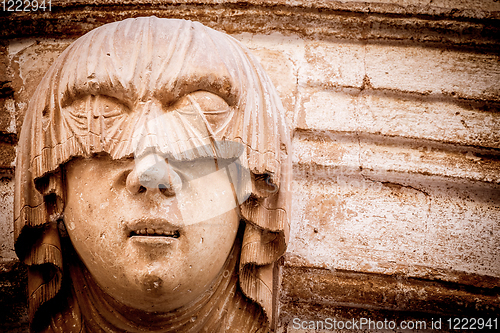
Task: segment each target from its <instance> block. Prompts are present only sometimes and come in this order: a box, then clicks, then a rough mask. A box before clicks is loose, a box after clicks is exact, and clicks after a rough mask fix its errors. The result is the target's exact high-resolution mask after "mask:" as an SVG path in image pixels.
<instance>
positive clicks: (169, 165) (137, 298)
mask: <svg viewBox="0 0 500 333" xmlns="http://www.w3.org/2000/svg"><path fill="white" fill-rule="evenodd" d="M188 97H189V98H188ZM188 97H184V98H181V100H180V101H179V102H177V103H175V104H174V106H173V107H170V108H167V109H166V110H165V109H163V110H162V112H163V113H161V114H162V116H160V117H159V118H153V119H152V120H150V121H149V123H150V125H151V126H149V127H150V128H149V129H147V128H146V127H139V129H137V130H136V135H135V136H134V137H135V138H136V155H135V159H133V158H125V159H121V160H112V159H110V158H109V157H107V156H100V157H93V158H90V159H81V158H80V159H75V160H72V161H71V162H69V163H68V164H67V165H66V167H65V172H66V189H67V190H66V206H65V210H64V221H65V224H66V229H67V232H68V234H69V236H70V238H71V242H72V244H73V246H74V247H75V250H76V251H77V253H78V254H79V256H80V257H81V259H82V261H83V263H84V264H85V266H86V267H87V268H88V270H89V271H90V273H91V274H92V276H93V277H94V279H95V280H96V282H97V283H98V284H99V285H100V286H101V288H103V290H104V291H106V292H107V293H108V294H109V295H111V296H112V297H113V298H115V299H116V300H118V301H120V302H121V303H123V304H125V305H127V306H130V307H133V308H137V309H140V310H144V311H160V312H167V311H171V310H174V309H177V308H179V307H181V306H184V305H186V304H188V303H189V302H191V301H193V300H195V299H196V298H197V297H199V296H200V295H201V294H202V293H203V292H205V291H206V290H207V289H208V288H209V286H210V284H211V283H212V281H214V279H215V278H216V277H217V276H218V274H221V273H222V274H224V273H226V274H228V273H229V272H221V269H222V268H223V265H224V263H225V261H226V259H227V257H228V255H229V253H230V250H231V248H232V246H233V243H234V240H235V237H236V234H237V230H238V227H239V221H240V217H239V214H238V209H237V207H238V205H239V203H238V202H237V200H238V199H237V195H236V192H235V189H237V188H239V189H244V188H245V186H242V185H246V184H245V180H248V179H249V176H247V175H245V174H244V173H243V172H242V171H245V170H247V169H245V168H242V167H239V165H238V163H234V162H233V160H234V158H233V159H229V158H220V157H218V158H215V157H214V156H210V155H213V154H210V151H209V152H208V153H207V154H205V155H208V156H201V157H195V156H196V155H199V154H193V156H192V157H191V158H185V159H176V158H174V157H170V158H169V157H166V156H165V155H164V154H161V153H160V154H158V152H159V151H161V150H162V149H163V148H165V147H162V146H160V144H161V142H159V141H161V140H159V139H158V138H161V137H162V135H163V134H165V132H166V131H168V127H176V126H178V127H183V126H187V125H186V124H188V125H189V126H192V128H195V131H196V128H199V129H201V130H200V131H197V132H196V133H195V134H196V135H197V136H199V137H202V138H203V137H205V138H208V136H207V135H208V133H203V129H205V128H206V127H205V126H206V125H205V124H204V123H203V122H201V121H200V122H199V123H196V122H197V120H200V119H199V118H200V117H198V116H196V111H197V110H196V108H195V107H194V106H193V105H192V104H191V103H190V102H189V101H190V100H191V101H193V102H194V103H195V105H196V106H197V107H200V104H201V107H200V111H201V112H203V110H201V108H203V109H210V110H211V111H214V110H215V111H217V110H221V111H224V110H225V109H227V104H226V103H225V102H224V101H223V100H222V99H221V98H220V97H218V96H216V95H214V94H212V93H209V92H203V91H198V92H196V93H193V94H190V95H188ZM114 103H119V101H114ZM74 104H76V105H78V101H76V102H75V103H74ZM109 104H110V102H109V101H108V102H106V103H102V104H101V106H102V108H104V109H105V108H106V107H109ZM179 110H182V111H180V112H181V113H178V112H179ZM188 111H194V114H195V116H194V117H191V119H190V120H191V122H189V117H184V116H183V115H182V112H183V113H184V114H186V112H188ZM103 112H104V110H103ZM130 112H134V110H130ZM169 113H178V114H177V116H180V117H184V118H176V117H168V116H169V115H170V114H169ZM188 114H189V113H188ZM217 116H219V117H220V113H217ZM162 117H163V118H162ZM165 118H167V119H165ZM192 118H194V120H193V119H192ZM220 118H221V119H215V120H214V119H212V122H211V124H209V126H211V127H214V128H217V127H218V125H219V124H220V123H221V121H220V120H222V121H224V119H223V118H224V117H220ZM179 119H182V120H184V121H185V123H182V122H181V121H180V120H179ZM197 125H198V126H197ZM150 137H153V140H147V139H148V138H150ZM155 139H156V140H155ZM165 139H166V140H167V139H168V138H165ZM184 139H185V141H188V140H189V139H190V138H189V137H186V138H184ZM141 141H143V142H141ZM144 141H147V142H144ZM202 141H205V140H203V139H202ZM207 141H208V142H209V140H207ZM151 143H154V144H151ZM170 144H171V145H172V144H175V143H172V142H170ZM139 145H140V146H141V147H140V148H139V147H138V146H139ZM145 145H147V147H145ZM240 146H241V145H239V144H236V143H234V144H232V145H231V147H230V148H232V151H233V152H236V153H241V151H243V149H235V148H240ZM206 148H208V149H211V145H210V144H208V145H207V146H205V147H195V148H194V151H197V150H203V149H206ZM139 149H142V150H147V151H149V153H147V152H146V153H139V152H138V150H139ZM151 151H155V152H156V153H151ZM233 155H234V154H233ZM235 157H238V156H235ZM228 161H229V162H230V163H227V162H228ZM236 161H238V160H236ZM231 167H233V168H231ZM234 167H237V168H238V170H237V171H238V172H232V171H235V169H234ZM233 179H234V180H236V181H235V182H234V183H233V182H232V180H233ZM240 192H241V191H240ZM240 197H243V198H246V197H245V196H240Z"/></svg>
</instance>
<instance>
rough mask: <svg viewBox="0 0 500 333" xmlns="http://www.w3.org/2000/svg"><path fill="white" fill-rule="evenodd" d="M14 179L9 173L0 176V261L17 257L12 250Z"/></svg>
mask: <svg viewBox="0 0 500 333" xmlns="http://www.w3.org/2000/svg"><path fill="white" fill-rule="evenodd" d="M13 213H14V179H13V178H12V176H11V175H5V174H4V175H3V176H1V177H0V262H6V261H11V260H14V259H17V256H16V253H15V252H14V225H13V224H12V223H9V221H12V220H13V219H14V214H13Z"/></svg>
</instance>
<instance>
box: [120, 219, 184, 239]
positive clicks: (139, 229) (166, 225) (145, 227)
mask: <svg viewBox="0 0 500 333" xmlns="http://www.w3.org/2000/svg"><path fill="white" fill-rule="evenodd" d="M126 225H127V227H126V232H127V236H128V237H132V236H164V237H174V238H178V237H179V236H180V232H179V228H178V227H176V226H175V225H173V224H172V223H170V222H168V221H167V220H165V219H163V218H146V219H139V220H135V221H133V222H131V223H127V224H126Z"/></svg>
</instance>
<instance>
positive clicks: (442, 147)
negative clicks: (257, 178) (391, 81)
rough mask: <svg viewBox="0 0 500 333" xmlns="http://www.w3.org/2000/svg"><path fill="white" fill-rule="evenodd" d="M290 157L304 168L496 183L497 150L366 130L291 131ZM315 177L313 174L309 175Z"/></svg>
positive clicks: (499, 157) (499, 180)
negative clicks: (293, 135)
mask: <svg viewBox="0 0 500 333" xmlns="http://www.w3.org/2000/svg"><path fill="white" fill-rule="evenodd" d="M293 144H294V156H293V161H294V163H295V164H296V165H302V167H299V169H300V168H302V169H303V170H307V169H308V168H309V169H311V170H312V169H314V168H316V166H322V167H323V168H339V167H346V168H349V169H351V170H363V171H364V172H365V173H366V172H370V174H372V175H377V174H389V173H394V172H396V173H408V174H422V175H426V176H436V177H451V178H455V179H460V180H466V181H479V182H485V183H492V184H500V174H499V172H498V171H499V170H500V151H499V150H496V149H495V150H493V149H481V148H473V147H462V146H458V145H451V144H443V143H439V142H432V141H426V140H411V139H408V138H399V137H384V136H379V135H373V134H365V133H360V134H357V133H335V132H329V133H325V134H324V135H321V136H320V135H318V134H313V135H310V134H309V133H304V132H299V134H296V135H295V138H294V141H293ZM311 176H312V177H314V175H311Z"/></svg>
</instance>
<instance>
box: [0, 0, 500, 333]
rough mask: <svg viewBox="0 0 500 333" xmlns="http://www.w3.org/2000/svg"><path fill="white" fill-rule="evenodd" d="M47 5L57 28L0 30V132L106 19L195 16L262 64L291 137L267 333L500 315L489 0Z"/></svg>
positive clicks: (499, 6)
mask: <svg viewBox="0 0 500 333" xmlns="http://www.w3.org/2000/svg"><path fill="white" fill-rule="evenodd" d="M81 2H82V3H83V2H85V3H88V2H87V1H83V0H82V1H81ZM53 3H54V6H56V7H55V8H59V9H60V10H61V11H60V12H54V16H52V20H53V21H51V22H61V23H59V25H58V24H53V25H48V26H47V28H45V30H43V29H39V30H40V31H43V34H44V35H43V36H39V35H37V34H38V32H37V31H34V30H33V28H30V27H41V26H43V24H44V22H46V21H44V20H45V19H44V17H43V16H42V15H33V16H32V17H31V18H30V21H29V22H30V25H28V24H24V23H25V22H26V21H24V20H25V18H24V17H22V16H11V17H9V18H8V19H7V20H10V21H9V22H22V23H23V24H19V28H17V29H12V30H9V29H6V30H4V31H3V32H0V35H2V36H7V37H8V38H11V40H10V41H9V42H8V43H9V45H8V54H9V61H10V67H9V68H10V70H11V72H12V75H13V76H12V77H13V78H14V79H13V82H12V89H13V90H14V92H15V94H14V98H12V99H4V100H3V101H2V102H1V103H3V105H4V107H3V108H2V111H1V112H2V114H1V116H0V124H1V126H2V127H1V128H0V130H2V131H6V132H8V133H17V132H18V131H19V129H20V125H21V122H22V116H23V114H24V112H25V110H26V107H27V101H28V100H29V98H30V96H31V95H32V94H33V92H34V89H35V87H36V84H37V82H38V81H39V80H40V79H41V77H42V76H43V73H44V71H45V69H46V68H48V66H49V65H50V64H51V63H52V61H53V60H54V59H55V58H56V57H57V55H59V54H60V52H62V50H63V49H64V48H65V47H66V46H67V45H69V43H70V42H71V41H72V40H74V39H75V38H76V37H78V36H80V35H82V34H83V33H85V32H87V31H89V30H91V29H93V28H95V27H97V26H99V25H101V24H102V23H104V22H108V21H112V20H115V19H116V18H117V17H118V18H120V19H121V18H125V17H130V16H138V15H157V16H167V17H176V18H186V19H192V20H199V21H201V22H202V23H204V24H206V25H208V26H211V27H213V28H215V29H217V30H221V31H226V32H228V33H230V34H231V35H232V36H233V37H235V38H236V39H238V40H239V41H241V42H242V43H243V44H245V45H246V46H247V47H248V48H249V49H250V50H251V51H252V53H253V54H254V55H255V57H256V58H257V59H258V60H259V62H260V63H261V64H262V66H263V68H264V69H265V71H266V72H267V74H268V75H269V77H270V78H271V81H272V82H273V83H274V85H275V86H276V88H277V90H278V93H279V95H280V97H281V99H282V102H283V105H284V106H285V110H286V115H287V119H288V121H289V125H290V127H291V129H292V132H293V134H294V138H293V148H294V156H293V168H294V181H293V194H294V196H293V206H292V207H293V213H292V225H291V234H290V242H289V246H288V249H287V252H286V254H285V257H284V259H283V266H282V267H281V273H282V284H281V299H280V308H281V315H280V321H281V326H280V327H279V330H278V332H282V333H285V332H316V331H314V330H302V331H301V330H294V329H293V328H292V320H293V318H294V317H300V318H303V319H315V318H325V317H326V316H332V317H335V318H344V319H349V318H354V317H355V318H361V317H363V316H364V317H369V316H372V317H373V318H374V319H375V318H379V319H381V320H383V319H384V318H393V319H395V320H405V319H408V318H410V317H411V318H416V319H419V318H422V319H423V320H427V321H428V322H430V321H431V318H432V316H434V315H435V314H436V313H439V314H442V315H443V316H444V315H445V314H446V315H450V314H455V315H458V316H470V315H471V314H479V313H482V314H484V315H495V316H498V313H499V311H500V310H499V309H500V304H499V298H498V291H497V290H498V287H499V286H500V254H499V253H500V245H499V244H500V224H499V222H498V221H500V209H499V207H500V172H499V170H500V134H499V133H500V113H499V110H500V86H499V84H498V82H500V65H499V64H500V61H499V60H500V59H499V43H500V42H499V39H498V36H500V34H499V33H500V30H499V28H498V20H499V18H500V2H498V1H496V0H485V1H480V0H452V1H445V0H434V1H431V0H405V1H399V2H397V3H396V2H394V1H392V2H389V1H384V0H374V1H370V2H369V3H366V2H365V1H361V0H359V1H358V0H352V1H347V2H346V1H329V0H324V1H314V2H311V1H305V0H252V1H247V2H245V3H246V4H247V6H240V5H241V1H236V0H234V1H228V2H223V1H218V0H213V1H210V0H192V1H166V0H165V1H158V2H155V5H154V6H148V5H147V4H146V3H149V2H148V1H146V0H144V1H142V3H144V4H146V5H144V6H142V7H140V8H138V7H135V6H134V5H132V2H120V3H121V5H120V6H117V5H116V3H117V2H116V1H114V0H109V1H104V0H95V1H94V2H92V3H93V4H94V5H95V8H94V7H88V8H87V7H85V6H83V5H82V6H75V7H71V8H72V9H71V11H69V12H64V8H66V7H67V6H70V2H69V1H53ZM135 3H136V2H135ZM238 4H239V5H238ZM57 6H59V7H57ZM106 6H107V7H106ZM91 9H96V10H91ZM107 9H110V10H109V11H107ZM26 20H27V19H26ZM31 24H32V25H31ZM9 26H14V25H9ZM9 34H10V35H9ZM59 35H60V36H59ZM9 36H10V37H9ZM58 36H59V37H60V38H63V39H59V38H57V39H54V38H56V37H58ZM14 37H15V38H16V39H13V38H14ZM0 105H2V104H0ZM6 110H7V111H6ZM7 113H8V115H7ZM13 117H17V118H16V119H17V123H15V122H14V123H13V122H12V119H13ZM4 128H8V130H4ZM9 140H10V139H9ZM6 142H8V143H9V142H12V141H6ZM2 144H3V143H2ZM9 144H10V145H11V143H9ZM2 147H3V146H2ZM1 149H3V148H1ZM5 149H7V150H9V149H10V150H9V151H12V149H11V148H9V147H7V148H5ZM2 151H3V150H2ZM9 156H11V155H9ZM6 161H7V162H6V163H4V164H5V165H6V166H7V165H11V163H12V161H13V159H12V158H11V159H8V160H6ZM2 162H3V161H2ZM5 184H6V185H5V186H6V187H5V191H4V193H6V195H5V201H4V202H6V203H5V205H7V206H8V205H11V203H10V202H11V201H9V200H10V199H9V194H8V193H11V192H9V191H11V190H10V187H9V186H11V185H8V184H10V183H9V182H8V181H7V183H5ZM5 211H6V212H7V215H5V216H8V214H11V213H9V212H10V210H9V209H6V210H5ZM0 221H3V220H2V218H0ZM4 223H5V222H4ZM5 230H7V229H5ZM5 253H8V251H7V252H3V253H2V255H5ZM7 255H8V254H7ZM429 313H431V314H432V315H428V314H429ZM443 318H444V317H443ZM443 331H445V330H443Z"/></svg>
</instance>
